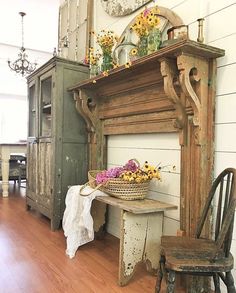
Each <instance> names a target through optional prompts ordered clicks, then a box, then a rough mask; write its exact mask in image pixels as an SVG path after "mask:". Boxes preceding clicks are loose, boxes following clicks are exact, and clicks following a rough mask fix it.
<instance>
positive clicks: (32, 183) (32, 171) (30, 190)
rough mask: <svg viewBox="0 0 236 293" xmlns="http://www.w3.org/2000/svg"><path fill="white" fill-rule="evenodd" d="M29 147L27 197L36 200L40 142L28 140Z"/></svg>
mask: <svg viewBox="0 0 236 293" xmlns="http://www.w3.org/2000/svg"><path fill="white" fill-rule="evenodd" d="M27 148H28V150H27V197H30V198H31V199H34V200H35V199H36V194H37V190H36V187H37V152H38V144H37V143H34V142H28V146H27Z"/></svg>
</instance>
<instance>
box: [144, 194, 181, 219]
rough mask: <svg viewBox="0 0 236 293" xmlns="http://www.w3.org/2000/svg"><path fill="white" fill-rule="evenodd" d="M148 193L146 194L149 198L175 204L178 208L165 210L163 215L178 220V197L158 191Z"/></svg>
mask: <svg viewBox="0 0 236 293" xmlns="http://www.w3.org/2000/svg"><path fill="white" fill-rule="evenodd" d="M149 194H150V195H149V196H148V197H149V198H152V199H156V200H159V201H162V202H166V203H169V204H173V205H176V206H177V207H178V209H177V210H169V211H165V216H166V217H169V218H172V219H174V220H177V221H179V206H180V198H179V197H176V196H172V195H168V194H163V193H160V192H150V193H149Z"/></svg>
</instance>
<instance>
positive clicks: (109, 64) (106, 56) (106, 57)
mask: <svg viewBox="0 0 236 293" xmlns="http://www.w3.org/2000/svg"><path fill="white" fill-rule="evenodd" d="M112 68H113V59H112V56H111V52H103V60H102V64H101V70H102V71H107V70H110V69H112Z"/></svg>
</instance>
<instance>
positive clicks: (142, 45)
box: [138, 35, 148, 57]
mask: <svg viewBox="0 0 236 293" xmlns="http://www.w3.org/2000/svg"><path fill="white" fill-rule="evenodd" d="M147 53H148V36H146V35H145V36H140V38H139V42H138V56H139V57H142V56H146V55H147Z"/></svg>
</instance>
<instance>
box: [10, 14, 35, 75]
mask: <svg viewBox="0 0 236 293" xmlns="http://www.w3.org/2000/svg"><path fill="white" fill-rule="evenodd" d="M19 14H20V16H21V36H22V45H21V48H20V53H19V54H18V57H19V58H18V59H16V60H15V61H13V62H11V61H10V60H8V61H7V62H8V66H9V67H10V68H11V70H13V71H15V72H16V73H20V74H21V75H22V76H24V75H26V74H30V73H31V72H33V71H34V70H35V68H36V65H37V63H30V62H29V61H28V60H27V58H28V56H27V54H26V53H25V47H24V20H23V18H24V16H25V15H26V13H25V12H19Z"/></svg>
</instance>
